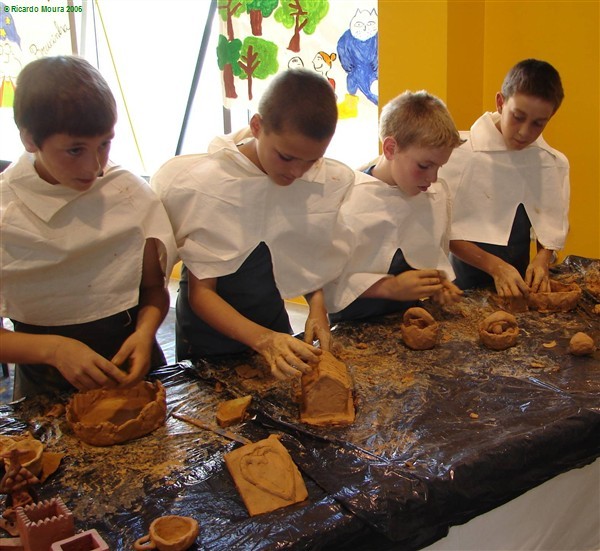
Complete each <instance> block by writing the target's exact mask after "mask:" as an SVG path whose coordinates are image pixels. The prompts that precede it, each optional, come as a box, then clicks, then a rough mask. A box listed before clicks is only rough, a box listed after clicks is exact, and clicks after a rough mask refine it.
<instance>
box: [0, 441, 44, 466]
mask: <svg viewBox="0 0 600 551" xmlns="http://www.w3.org/2000/svg"><path fill="white" fill-rule="evenodd" d="M12 449H17V450H19V451H20V452H21V453H20V454H19V462H20V463H21V465H22V466H23V467H25V468H26V469H27V470H28V471H29V472H30V473H31V474H32V475H34V476H39V475H40V473H41V472H42V462H43V453H44V445H43V444H42V443H41V442H40V441H39V440H36V439H35V438H33V436H31V434H27V436H25V437H19V436H17V437H12V436H3V437H0V453H4V452H8V451H10V450H12ZM4 463H5V465H6V467H7V468H8V464H9V459H8V458H7V457H6V458H5V459H4Z"/></svg>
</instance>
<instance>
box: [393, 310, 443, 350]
mask: <svg viewBox="0 0 600 551" xmlns="http://www.w3.org/2000/svg"><path fill="white" fill-rule="evenodd" d="M400 331H401V332H402V339H403V340H404V344H406V346H408V347H409V348H412V349H413V350H428V349H430V348H433V347H434V346H435V345H436V343H437V341H438V335H439V324H438V322H437V321H435V320H434V319H433V316H432V315H431V314H430V313H429V312H428V311H427V310H425V309H424V308H419V307H414V308H409V309H408V310H407V311H406V312H404V317H403V319H402V325H401V326H400Z"/></svg>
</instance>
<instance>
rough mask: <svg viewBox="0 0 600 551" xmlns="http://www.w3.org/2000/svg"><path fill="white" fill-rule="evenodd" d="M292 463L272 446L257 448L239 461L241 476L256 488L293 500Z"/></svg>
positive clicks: (294, 486)
mask: <svg viewBox="0 0 600 551" xmlns="http://www.w3.org/2000/svg"><path fill="white" fill-rule="evenodd" d="M293 467H294V465H293V463H292V460H291V459H290V457H289V455H288V456H284V455H282V454H281V452H279V451H278V450H277V449H276V448H273V447H272V446H259V447H256V448H254V450H253V451H251V452H250V453H248V454H246V455H244V457H242V458H241V459H240V472H241V473H242V476H243V477H244V478H245V479H246V480H247V481H248V482H250V484H254V485H255V486H256V487H257V488H260V489H261V490H263V491H265V492H268V493H270V494H273V495H274V496H277V497H280V498H281V499H285V500H286V501H291V500H292V499H294V492H295V489H296V484H295V483H294V473H293Z"/></svg>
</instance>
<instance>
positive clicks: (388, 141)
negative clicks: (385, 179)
mask: <svg viewBox="0 0 600 551" xmlns="http://www.w3.org/2000/svg"><path fill="white" fill-rule="evenodd" d="M381 149H382V151H383V154H384V155H385V158H386V159H387V160H388V161H389V160H391V158H392V157H393V156H394V154H395V153H396V151H397V149H398V146H397V145H396V140H394V138H392V137H391V136H387V137H385V138H383V144H382V148H381Z"/></svg>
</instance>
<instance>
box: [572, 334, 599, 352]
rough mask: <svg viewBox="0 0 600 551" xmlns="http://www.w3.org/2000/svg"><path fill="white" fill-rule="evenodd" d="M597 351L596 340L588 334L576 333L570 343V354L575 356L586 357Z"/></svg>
mask: <svg viewBox="0 0 600 551" xmlns="http://www.w3.org/2000/svg"><path fill="white" fill-rule="evenodd" d="M595 350H596V344H595V343H594V339H593V338H592V337H590V336H589V335H588V334H586V333H582V332H579V333H575V334H574V335H573V336H572V337H571V340H570V341H569V352H570V353H571V354H573V356H586V355H588V354H593V353H594V351H595Z"/></svg>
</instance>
